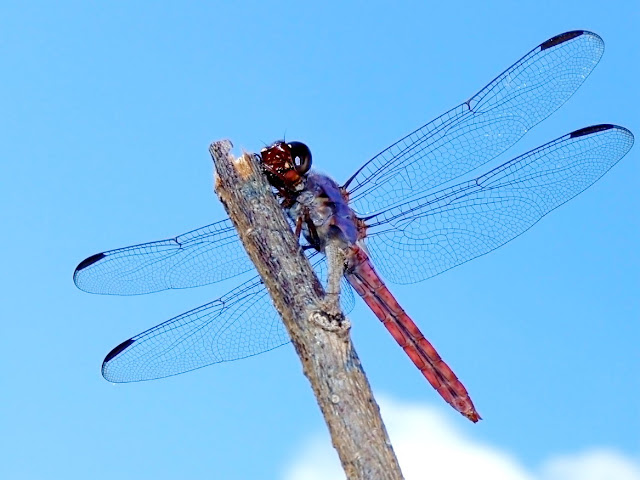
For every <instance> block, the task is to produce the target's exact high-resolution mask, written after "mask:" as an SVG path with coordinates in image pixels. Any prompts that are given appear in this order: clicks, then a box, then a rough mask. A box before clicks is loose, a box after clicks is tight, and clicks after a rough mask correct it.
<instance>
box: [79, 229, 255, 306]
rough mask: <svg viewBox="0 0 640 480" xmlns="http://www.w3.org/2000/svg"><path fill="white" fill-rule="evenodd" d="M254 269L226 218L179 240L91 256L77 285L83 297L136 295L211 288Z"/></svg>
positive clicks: (83, 265) (186, 234)
mask: <svg viewBox="0 0 640 480" xmlns="http://www.w3.org/2000/svg"><path fill="white" fill-rule="evenodd" d="M252 268H253V264H252V263H251V261H250V260H249V257H248V256H247V254H246V252H245V251H244V248H243V247H242V244H241V243H240V241H239V239H238V235H237V233H236V230H235V228H234V227H233V224H232V223H231V221H230V220H229V219H227V220H222V221H220V222H216V223H212V224H211V225H207V226H205V227H202V228H199V229H197V230H193V231H191V232H187V233H185V234H183V235H179V236H177V237H175V238H171V239H167V240H160V241H157V242H150V243H144V244H141V245H133V246H131V247H126V248H118V249H116V250H110V251H107V252H103V253H99V254H97V255H93V256H91V257H89V258H87V259H85V260H83V261H82V262H81V263H80V264H79V265H78V267H77V268H76V270H75V272H74V274H73V281H74V282H75V284H76V286H77V287H78V288H79V289H81V290H84V291H85V292H90V293H100V294H111V295H137V294H143V293H151V292H158V291H161V290H167V289H171V288H188V287H197V286H200V285H207V284H209V283H214V282H218V281H221V280H224V279H227V278H231V277H234V276H236V275H239V274H241V273H244V272H247V271H249V270H251V269H252Z"/></svg>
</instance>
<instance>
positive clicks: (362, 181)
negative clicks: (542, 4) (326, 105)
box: [345, 30, 604, 216]
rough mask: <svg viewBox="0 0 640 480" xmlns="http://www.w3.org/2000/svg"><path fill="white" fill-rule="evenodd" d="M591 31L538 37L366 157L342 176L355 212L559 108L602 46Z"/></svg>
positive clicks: (474, 159) (464, 168) (490, 152)
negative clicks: (460, 98) (465, 95)
mask: <svg viewBox="0 0 640 480" xmlns="http://www.w3.org/2000/svg"><path fill="white" fill-rule="evenodd" d="M603 51H604V43H603V42H602V39H601V38H600V37H599V36H598V35H596V34H594V33H591V32H586V31H582V30H579V31H573V32H567V33H563V34H561V35H558V36H556V37H553V38H551V39H549V40H547V41H546V42H544V43H542V44H540V45H539V46H537V47H536V48H534V49H533V50H531V51H530V52H529V53H527V54H526V55H525V56H524V57H522V58H521V59H520V60H518V61H517V62H516V63H515V64H513V65H512V66H511V67H509V68H508V69H507V70H505V71H504V72H503V73H502V74H501V75H499V76H498V77H497V78H496V79H494V80H493V81H492V82H491V83H489V85H487V86H486V87H484V88H483V89H482V90H480V92H478V93H477V94H476V95H474V96H473V97H471V99H470V100H468V101H467V102H465V103H463V104H461V105H459V106H457V107H455V108H453V109H452V110H450V111H448V112H446V113H445V114H443V115H441V116H440V117H438V118H436V119H435V120H433V121H431V122H429V123H427V124H426V125H424V126H423V127H420V128H419V129H417V130H416V131H414V132H413V133H411V134H409V135H407V136H406V137H405V138H403V139H401V140H400V141H398V142H397V143H395V144H393V145H391V146H390V147H389V148H387V149H386V150H384V151H383V152H381V153H379V154H378V155H376V156H375V157H373V158H372V159H371V160H370V161H369V162H367V163H365V164H364V165H363V166H362V167H361V168H360V169H359V170H358V171H357V172H356V174H355V175H354V176H353V177H352V178H351V179H350V180H349V181H348V182H347V183H346V185H345V186H347V185H348V190H349V192H350V198H351V202H350V203H351V206H352V208H354V210H355V211H356V212H358V213H359V214H360V215H361V216H367V215H369V214H372V213H375V212H377V211H379V210H382V209H384V208H389V207H391V206H393V205H397V204H399V203H403V202H405V201H406V200H408V199H410V198H412V197H414V198H415V197H416V196H419V195H423V194H424V193H426V191H427V190H429V189H431V188H433V187H436V186H439V185H442V184H443V183H445V182H447V181H450V180H452V179H454V178H457V177H459V176H460V175H463V174H465V173H468V172H470V171H471V170H473V169H475V168H477V167H479V166H481V165H483V164H485V163H486V162H488V161H489V160H491V159H493V158H495V157H496V156H498V155H499V154H501V153H503V152H504V151H505V150H507V149H508V148H509V147H511V146H512V145H513V144H514V143H516V142H517V141H518V140H519V139H520V138H521V137H522V136H523V135H524V134H525V133H527V131H529V129H531V128H532V127H533V126H534V125H536V124H537V123H539V122H540V121H542V120H544V119H545V118H546V117H548V116H549V115H550V114H551V113H552V112H554V111H555V110H557V109H558V108H559V107H560V106H561V105H562V104H563V103H564V102H566V101H567V100H568V99H569V97H571V95H573V93H574V92H575V91H576V90H577V89H578V87H580V85H582V83H583V82H584V81H585V79H586V78H587V76H588V75H589V74H590V73H591V71H592V70H593V69H594V68H595V66H596V65H597V63H598V61H599V60H600V57H601V56H602V53H603Z"/></svg>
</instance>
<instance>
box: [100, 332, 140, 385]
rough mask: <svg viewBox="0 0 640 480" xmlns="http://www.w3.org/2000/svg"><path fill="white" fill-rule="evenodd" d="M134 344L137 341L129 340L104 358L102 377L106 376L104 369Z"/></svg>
mask: <svg viewBox="0 0 640 480" xmlns="http://www.w3.org/2000/svg"><path fill="white" fill-rule="evenodd" d="M133 342H135V340H134V339H133V338H130V339H129V340H125V341H124V342H122V343H121V344H120V345H118V346H117V347H115V348H114V349H113V350H111V351H110V352H109V353H107V356H106V357H104V361H103V362H102V375H103V376H104V369H105V367H106V366H107V363H109V362H110V361H111V360H113V359H114V358H115V357H117V356H118V355H120V354H121V353H122V352H123V351H124V350H126V349H127V348H129V347H130V346H131V344H132V343H133Z"/></svg>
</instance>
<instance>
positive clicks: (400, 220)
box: [74, 31, 633, 422]
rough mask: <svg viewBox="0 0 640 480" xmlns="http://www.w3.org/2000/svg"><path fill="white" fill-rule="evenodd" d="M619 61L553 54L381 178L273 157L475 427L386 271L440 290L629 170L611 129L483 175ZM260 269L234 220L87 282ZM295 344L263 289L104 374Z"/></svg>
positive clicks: (81, 275) (508, 75)
mask: <svg viewBox="0 0 640 480" xmlns="http://www.w3.org/2000/svg"><path fill="white" fill-rule="evenodd" d="M603 49H604V44H603V42H602V39H601V38H600V37H599V36H598V35H596V34H594V33H591V32H587V31H572V32H567V33H563V34H561V35H558V36H556V37H553V38H551V39H549V40H547V41H545V42H543V43H542V44H540V45H538V46H537V47H536V48H534V49H533V50H531V51H530V52H529V53H527V54H526V55H525V56H524V57H522V58H521V59H520V60H518V61H517V62H516V63H515V64H513V65H512V66H511V67H509V68H508V69H507V70H505V71H504V72H503V73H502V74H500V75H499V76H498V77H496V78H495V79H494V80H492V81H491V82H490V83H489V84H488V85H487V86H486V87H484V88H483V89H482V90H480V92H478V93H477V94H476V95H474V96H473V97H471V98H470V99H469V100H467V101H466V102H464V103H462V104H460V105H458V106H457V107H455V108H453V109H451V110H449V111H448V112H446V113H444V114H443V115H441V116H440V117H438V118H436V119H435V120H433V121H431V122H429V123H427V124H426V125H424V126H422V127H420V128H418V129H417V130H415V131H414V132H412V133H410V134H409V135H407V136H406V137H404V138H402V139H401V140H399V141H398V142H396V143H395V144H393V145H391V146H390V147H389V148H387V149H386V150H384V151H382V152H381V153H379V154H378V155H376V156H375V157H373V158H372V159H371V160H369V161H368V162H366V163H365V164H364V165H362V166H361V167H360V168H358V169H357V171H356V172H355V174H354V175H352V176H351V177H350V178H349V179H348V180H347V181H346V182H345V183H344V184H343V185H342V186H339V185H338V184H337V183H336V182H334V181H333V180H331V179H330V178H329V177H326V176H324V175H321V174H318V173H314V172H313V171H309V167H310V163H311V153H310V151H309V149H308V148H307V147H306V146H305V145H304V144H302V143H300V142H290V143H287V142H284V141H280V142H276V143H274V144H273V145H271V146H269V147H267V148H265V149H264V150H263V151H262V152H261V161H262V165H263V167H264V169H265V174H266V175H267V178H268V179H269V181H270V182H271V184H272V185H273V187H274V190H275V193H276V194H277V195H278V196H279V197H281V198H282V205H283V208H285V209H286V210H287V212H288V214H289V216H290V218H291V224H292V228H294V229H295V231H296V233H297V234H298V235H299V234H300V233H302V234H303V235H302V236H303V239H304V243H303V248H304V249H305V252H306V253H307V254H308V256H309V258H310V259H311V261H312V262H315V263H314V265H315V267H316V268H317V270H318V271H319V272H320V277H321V278H323V277H324V276H325V275H324V273H325V272H326V270H327V266H326V263H324V262H325V260H323V259H324V256H323V255H321V253H323V251H324V247H325V245H326V241H327V240H328V239H329V238H332V239H337V240H338V242H339V243H340V245H341V248H342V249H343V251H344V252H345V255H346V257H345V266H344V268H345V269H344V278H343V280H344V281H343V288H342V290H343V293H342V296H341V301H342V304H343V307H344V309H345V311H349V310H350V308H351V306H352V304H353V294H352V292H351V290H349V285H351V286H352V287H353V288H354V289H355V290H356V292H357V293H358V294H359V295H360V296H361V297H362V298H363V299H364V301H365V302H366V303H367V305H368V306H369V307H370V308H371V309H372V310H373V312H374V313H375V314H376V316H377V317H378V318H379V319H380V320H381V321H382V322H383V324H384V325H385V327H386V328H387V329H388V330H389V332H390V333H391V334H392V335H393V337H394V338H395V340H396V341H397V342H398V343H399V344H400V345H401V346H402V348H403V349H404V350H405V352H406V353H407V355H408V356H409V357H410V359H411V360H412V361H413V362H414V364H415V365H416V366H417V367H418V368H419V369H420V371H421V372H422V373H423V375H424V376H425V377H426V378H427V380H428V381H429V382H430V383H431V385H432V386H433V387H434V388H435V389H436V390H437V391H438V392H439V393H440V395H441V396H442V397H443V398H444V399H445V400H446V401H447V402H448V403H449V404H451V405H452V406H453V407H454V408H455V409H456V410H458V411H459V412H460V413H462V414H463V415H465V416H466V417H467V418H469V419H470V420H472V421H474V422H475V421H477V420H478V419H479V418H480V416H479V415H478V413H477V411H476V409H475V407H474V406H473V403H472V402H471V399H470V398H469V395H468V394H467V391H466V389H465V387H464V386H463V385H462V383H461V382H460V381H459V380H458V378H457V377H456V376H455V375H454V373H453V372H452V371H451V369H450V368H449V367H448V366H447V365H446V364H445V363H444V361H442V359H441V358H440V356H439V355H438V354H437V352H436V351H435V350H434V348H433V347H432V346H431V344H430V343H429V342H428V341H427V340H426V339H425V338H424V336H423V335H422V333H421V332H420V330H419V329H418V327H417V326H416V325H415V323H414V322H413V321H412V320H411V319H410V318H409V316H408V315H407V314H406V313H405V312H404V310H403V309H402V308H401V307H400V305H399V304H398V302H397V301H396V300H395V299H394V297H393V296H392V294H391V293H390V292H389V290H388V289H387V287H386V286H385V284H384V283H383V281H382V280H381V277H380V276H378V274H377V273H376V270H375V269H377V270H379V271H380V272H381V274H382V275H381V276H382V277H384V278H385V279H388V280H390V281H393V282H397V283H401V284H406V283H413V282H419V281H422V280H425V279H427V278H430V277H433V276H434V275H438V274H440V273H442V272H444V271H446V270H449V269H450V268H453V267H455V266H457V265H460V264H462V263H465V262H467V261H469V260H471V259H473V258H476V257H478V256H481V255H484V254H486V253H488V252H490V251H492V250H494V249H496V248H498V247H499V246H501V245H504V244H505V243H507V242H508V241H510V240H512V239H514V238H515V237H517V236H518V235H520V234H522V233H523V232H525V231H526V230H528V229H529V228H530V227H531V226H533V225H534V224H535V223H536V222H537V221H538V220H540V219H541V218H542V217H543V216H544V215H546V214H547V213H549V212H550V211H552V210H553V209H555V208H557V207H559V206H560V205H562V204H563V203H565V202H566V201H568V200H569V199H571V198H573V197H574V196H576V195H577V194H579V193H580V192H582V191H583V190H584V189H586V188H587V187H589V186H590V185H591V184H593V183H594V182H595V181H596V180H598V179H599V178H600V177H601V176H602V175H604V174H605V173H606V172H607V171H608V170H609V169H610V168H611V167H612V166H613V165H615V164H616V163H617V162H618V161H619V160H620V159H621V158H622V157H623V156H624V155H625V154H626V153H627V152H628V151H629V149H630V148H631V146H632V145H633V135H632V134H631V132H629V131H628V130H627V129H625V128H623V127H619V126H615V125H610V124H604V125H595V126H591V127H586V128H582V129H580V130H576V131H574V132H572V133H569V134H566V135H564V136H562V137H560V138H557V139H555V140H553V141H551V142H549V143H547V144H545V145H542V146H541V147H538V148H536V149H534V150H531V151H530V152H528V153H525V154H523V155H520V156H518V157H516V158H514V159H512V160H510V161H508V162H506V163H503V164H502V165H499V166H497V167H495V168H492V169H489V170H488V171H487V172H486V173H483V174H480V175H477V174H476V173H477V172H474V170H476V169H477V168H478V167H481V166H483V165H485V164H486V163H487V162H489V161H490V160H492V159H494V158H495V157H497V156H498V155H500V154H502V153H503V152H504V151H506V150H507V149H508V148H509V147H511V146H512V145H513V144H514V143H516V142H517V141H518V140H519V139H520V138H521V137H522V136H523V135H524V134H525V133H527V132H528V131H529V130H530V129H531V128H532V127H533V126H535V125H536V124H537V123H539V122H540V121H542V120H543V119H545V118H546V117H547V116H549V115H550V114H551V113H552V112H554V111H555V110H556V109H558V108H559V107H560V106H561V105H562V104H563V103H564V102H565V101H567V99H568V98H569V97H570V96H571V95H572V94H573V93H574V92H575V91H576V90H577V89H578V87H579V86H580V85H581V84H582V83H583V82H584V80H585V79H586V78H587V77H588V76H589V74H590V73H591V71H592V70H593V69H594V68H595V66H596V64H597V63H598V61H599V60H600V57H601V56H602V53H603ZM463 176H466V177H464V178H461V177H463ZM374 265H375V269H374ZM252 269H253V265H252V263H251V261H250V260H249V258H248V256H247V255H246V253H245V251H244V249H243V247H242V245H241V243H240V242H239V241H238V238H237V235H236V232H235V229H234V227H233V225H232V224H231V222H230V221H229V220H228V219H227V220H222V221H219V222H216V223H213V224H211V225H207V226H205V227H202V228H199V229H197V230H193V231H191V232H188V233H185V234H183V235H179V236H177V237H175V238H172V239H168V240H161V241H156V242H151V243H146V244H142V245H134V246H131V247H127V248H120V249H116V250H110V251H107V252H104V253H99V254H97V255H93V256H91V257H89V258H87V259H86V260H84V261H82V262H81V263H80V264H79V265H78V267H77V268H76V271H75V273H74V281H75V283H76V285H77V286H78V288H80V289H82V290H84V291H87V292H91V293H100V294H116V295H135V294H144V293H151V292H158V291H161V290H165V289H172V288H187V287H196V286H200V285H205V284H210V283H213V282H218V281H221V280H224V279H228V278H230V277H234V276H236V275H240V274H242V273H245V272H248V271H251V270H252ZM288 341H289V340H288V336H287V333H286V330H285V329H284V326H283V325H282V324H281V322H280V319H279V317H278V315H277V314H276V312H275V310H274V308H273V306H272V304H271V302H270V299H269V297H268V295H267V292H266V290H265V289H264V287H263V285H262V283H261V281H260V278H259V277H257V276H256V277H253V278H252V279H250V280H248V281H246V282H244V283H242V284H241V285H240V286H238V287H236V288H235V289H233V290H231V291H230V292H228V293H227V294H225V295H223V296H222V297H220V298H219V299H217V300H215V301H213V302H211V303H208V304H206V305H203V306H201V307H198V308H196V309H194V310H191V311H189V312H186V313H184V314H182V315H179V316H177V317H175V318H172V319H170V320H168V321H166V322H164V323H161V324H160V325H158V326H156V327H153V328H151V329H149V330H147V331H145V332H143V333H140V334H139V335H136V336H135V337H133V338H130V339H129V340H126V341H125V342H123V343H121V344H120V345H118V346H117V347H115V348H114V349H113V350H112V351H111V352H109V354H108V355H107V356H106V358H105V360H104V362H103V365H102V374H103V376H104V377H105V378H106V379H107V380H109V381H111V382H135V381H141V380H151V379H156V378H161V377H167V376H170V375H176V374H179V373H183V372H187V371H190V370H194V369H197V368H201V367H204V366H206V365H210V364H213V363H218V362H225V361H230V360H236V359H240V358H245V357H249V356H252V355H256V354H258V353H261V352H265V351H267V350H271V349H273V348H276V347H278V346H281V345H283V344H285V343H287V342H288Z"/></svg>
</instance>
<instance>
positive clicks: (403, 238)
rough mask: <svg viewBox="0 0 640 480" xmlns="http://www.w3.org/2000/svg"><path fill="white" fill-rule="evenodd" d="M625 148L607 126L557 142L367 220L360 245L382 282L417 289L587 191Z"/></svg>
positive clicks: (620, 134) (626, 137) (625, 139)
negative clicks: (416, 284) (366, 250)
mask: <svg viewBox="0 0 640 480" xmlns="http://www.w3.org/2000/svg"><path fill="white" fill-rule="evenodd" d="M632 145H633V135H632V134H631V132H629V131H628V130H627V129H625V128H622V127H618V126H615V125H596V126H593V127H587V128H583V129H581V130H577V131H575V132H573V133H570V134H568V135H565V136H563V137H560V138H558V139H556V140H554V141H552V142H550V143H547V144H546V145H543V146H541V147H539V148H536V149H535V150H532V151H530V152H528V153H525V154H524V155H521V156H519V157H516V158H514V159H513V160H511V161H509V162H507V163H505V164H503V165H501V166H499V167H497V168H495V169H493V170H491V171H489V172H488V173H486V174H484V175H481V176H479V177H477V178H475V179H473V180H470V181H468V182H463V183H460V184H458V185H455V186H453V187H450V188H446V189H444V190H441V191H439V192H436V193H434V194H431V195H426V196H424V197H421V198H418V199H415V200H412V201H409V202H406V203H404V204H402V205H398V206H396V207H393V208H390V209H388V210H385V211H383V212H380V213H378V214H376V215H374V216H372V217H370V218H369V219H368V221H367V223H368V224H369V225H370V234H369V236H368V237H367V246H368V248H369V250H370V252H371V255H372V257H373V259H374V263H375V265H376V266H377V268H378V269H380V271H381V272H382V273H383V275H384V276H385V277H386V278H389V279H390V280H391V281H394V282H398V283H413V282H418V281H421V280H424V279H427V278H429V277H432V276H434V275H437V274H439V273H442V272H444V271H445V270H448V269H450V268H453V267H455V266H456V265H460V264H461V263H464V262H467V261H469V260H471V259H473V258H476V257H478V256H480V255H484V254H485V253H488V252H490V251H492V250H494V249H496V248H498V247H499V246H501V245H504V244H505V243H507V242H508V241H510V240H512V239H514V238H515V237H517V236H518V235H520V234H521V233H523V232H525V231H526V230H528V229H529V228H530V227H531V226H532V225H534V224H535V223H536V222H538V220H540V219H541V218H542V217H543V216H544V215H546V214H547V213H549V212H550V211H551V210H553V209H555V208H557V207H559V206H560V205H562V204H563V203H565V202H566V201H568V200H570V199H571V198H573V197H574V196H576V195H577V194H579V193H580V192H582V191H583V190H584V189H586V188H587V187H589V186H590V185H592V184H593V183H594V182H595V181H597V180H598V179H599V178H600V177H601V176H602V175H604V174H605V173H606V172H607V171H608V170H609V169H610V168H611V167H613V165H615V164H616V163H617V162H618V161H619V160H620V159H621V158H622V157H624V155H625V154H626V153H627V152H628V151H629V149H630V148H631V146H632Z"/></svg>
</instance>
